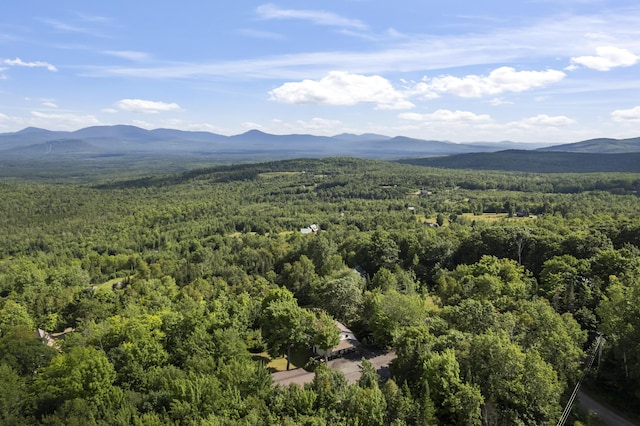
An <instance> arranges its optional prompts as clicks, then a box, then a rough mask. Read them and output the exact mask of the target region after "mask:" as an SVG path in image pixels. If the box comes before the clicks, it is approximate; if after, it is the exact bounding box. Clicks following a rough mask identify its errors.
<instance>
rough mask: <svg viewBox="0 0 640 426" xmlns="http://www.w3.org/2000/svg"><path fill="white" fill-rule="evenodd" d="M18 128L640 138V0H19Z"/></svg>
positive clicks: (4, 73)
mask: <svg viewBox="0 0 640 426" xmlns="http://www.w3.org/2000/svg"><path fill="white" fill-rule="evenodd" d="M1 12H2V13H0V132H13V131H18V130H20V129H22V128H25V127H28V126H36V127H43V128H47V129H52V130H75V129H79V128H82V127H87V126H93V125H109V124H132V125H136V126H140V127H144V128H149V129H152V128H160V127H164V128H176V129H183V130H206V131H211V132H215V133H221V134H227V135H230V134H237V133H242V132H245V131H247V130H250V129H259V130H263V131H265V132H269V133H275V134H286V133H310V134H316V135H335V134H339V133H343V132H349V133H367V132H371V133H380V134H385V135H389V136H396V135H404V136H410V137H417V138H422V139H437V140H450V141H454V142H469V141H500V140H513V141H522V142H572V141H578V140H583V139H589V138H595V137H615V138H625V137H637V136H640V25H638V23H639V22H640V5H638V3H637V1H636V0H633V1H632V0H618V1H607V0H562V1H557V0H554V1H552V0H520V1H512V2H505V1H503V0H499V1H498V0H493V1H491V0H490V1H482V2H479V1H467V0H465V1H463V0H448V1H441V2H431V1H424V0H394V1H393V2H387V1H384V2H383V1H380V0H378V1H374V0H340V1H336V0H325V1H322V2H318V1H316V2H311V1H301V0H297V1H292V0H283V1H274V2H260V1H240V2H237V1H236V2H229V1H210V0H183V1H180V2H177V1H173V0H166V1H161V2H142V1H126V2H125V1H122V0H113V1H100V2H98V1H95V2H94V1H92V2H80V1H70V0H57V1H50V0H46V1H45V0H30V1H8V2H5V4H3V6H2V7H1Z"/></svg>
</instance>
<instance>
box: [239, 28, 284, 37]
mask: <svg viewBox="0 0 640 426" xmlns="http://www.w3.org/2000/svg"><path fill="white" fill-rule="evenodd" d="M235 33H236V34H240V35H242V36H245V37H252V38H260V39H265V40H284V39H285V37H284V36H283V35H282V34H279V33H275V32H272V31H260V30H254V29H251V28H240V29H237V30H236V31H235Z"/></svg>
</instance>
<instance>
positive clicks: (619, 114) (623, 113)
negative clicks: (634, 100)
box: [611, 106, 640, 123]
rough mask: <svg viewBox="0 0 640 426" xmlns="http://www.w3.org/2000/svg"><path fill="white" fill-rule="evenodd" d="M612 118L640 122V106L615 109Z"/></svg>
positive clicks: (620, 120)
mask: <svg viewBox="0 0 640 426" xmlns="http://www.w3.org/2000/svg"><path fill="white" fill-rule="evenodd" d="M611 118H612V119H613V121H618V122H634V123H635V122H640V106H637V107H634V108H630V109H618V110H615V111H613V112H612V113H611Z"/></svg>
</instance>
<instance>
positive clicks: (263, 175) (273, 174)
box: [258, 172, 302, 178]
mask: <svg viewBox="0 0 640 426" xmlns="http://www.w3.org/2000/svg"><path fill="white" fill-rule="evenodd" d="M300 173H302V172H264V173H260V174H258V176H259V177H261V178H275V177H280V176H291V175H299V174H300Z"/></svg>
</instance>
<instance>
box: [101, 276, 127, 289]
mask: <svg viewBox="0 0 640 426" xmlns="http://www.w3.org/2000/svg"><path fill="white" fill-rule="evenodd" d="M120 281H124V278H123V277H120V278H114V279H112V280H109V281H105V282H103V283H102V284H96V287H97V288H98V290H111V288H112V287H113V285H114V284H115V283H117V282H120Z"/></svg>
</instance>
